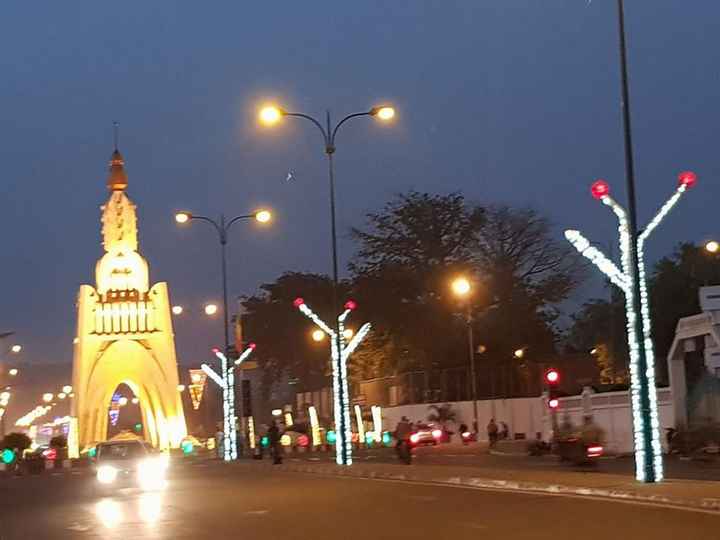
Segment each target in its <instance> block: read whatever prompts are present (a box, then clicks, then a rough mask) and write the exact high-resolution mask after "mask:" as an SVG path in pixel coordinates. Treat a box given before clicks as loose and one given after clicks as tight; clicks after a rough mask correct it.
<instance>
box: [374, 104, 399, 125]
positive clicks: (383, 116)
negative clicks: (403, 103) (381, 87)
mask: <svg viewBox="0 0 720 540" xmlns="http://www.w3.org/2000/svg"><path fill="white" fill-rule="evenodd" d="M370 114H371V115H372V116H374V117H375V118H379V119H380V120H382V121H383V122H387V121H389V120H392V119H393V118H395V109H394V108H393V107H390V106H388V105H385V106H382V107H374V108H373V109H372V110H371V111H370Z"/></svg>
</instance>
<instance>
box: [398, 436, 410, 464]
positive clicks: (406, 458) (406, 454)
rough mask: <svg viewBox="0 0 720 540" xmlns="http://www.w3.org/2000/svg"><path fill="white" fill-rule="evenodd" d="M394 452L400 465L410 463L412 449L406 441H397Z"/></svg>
mask: <svg viewBox="0 0 720 540" xmlns="http://www.w3.org/2000/svg"><path fill="white" fill-rule="evenodd" d="M395 452H396V453H397V457H398V459H399V460H400V461H401V462H402V463H405V464H406V465H410V463H412V448H411V447H410V443H409V442H408V441H398V444H397V445H396V446H395Z"/></svg>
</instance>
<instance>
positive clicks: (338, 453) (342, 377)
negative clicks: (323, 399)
mask: <svg viewBox="0 0 720 540" xmlns="http://www.w3.org/2000/svg"><path fill="white" fill-rule="evenodd" d="M293 305H294V306H295V307H296V308H298V309H299V310H300V312H301V313H302V314H303V315H305V316H306V317H307V318H308V319H310V320H311V321H312V322H314V323H315V324H316V325H317V327H318V328H320V330H322V331H323V332H325V333H326V334H327V335H328V337H329V338H330V340H329V341H330V355H331V357H332V366H333V400H334V406H335V432H336V434H337V437H336V439H335V461H336V463H337V464H338V465H352V430H351V427H350V426H351V424H350V392H349V388H348V380H347V361H348V358H350V355H351V354H352V353H353V351H355V349H357V347H358V345H360V342H361V341H362V340H363V339H364V338H365V336H366V335H367V333H368V332H369V331H370V328H371V325H370V323H365V324H363V325H362V327H361V328H360V330H358V332H357V333H356V334H355V335H354V336H353V337H352V339H351V340H350V341H349V342H346V339H345V319H347V317H348V315H350V312H351V311H352V310H354V309H355V308H356V307H357V304H356V303H355V302H353V301H352V300H348V301H347V302H345V310H344V311H343V312H342V313H341V314H340V315H339V316H338V318H337V322H338V324H337V328H338V332H339V334H336V333H335V330H333V329H332V328H330V326H328V325H327V324H326V323H325V321H323V320H322V319H321V318H320V317H318V316H317V315H316V314H315V313H314V312H313V311H312V310H311V309H310V308H309V307H308V305H307V304H306V303H305V300H303V299H302V298H296V299H295V301H294V302H293ZM338 344H339V348H340V351H338ZM338 352H339V354H338ZM343 457H345V459H343Z"/></svg>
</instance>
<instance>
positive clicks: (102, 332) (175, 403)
mask: <svg viewBox="0 0 720 540" xmlns="http://www.w3.org/2000/svg"><path fill="white" fill-rule="evenodd" d="M127 185H128V181H127V174H126V173H125V168H124V161H123V157H122V155H121V154H120V152H118V150H117V148H116V149H115V151H114V152H113V154H112V158H111V160H110V174H109V176H108V180H107V187H108V190H109V191H110V198H109V199H108V200H107V202H106V203H105V205H104V206H102V207H101V210H102V236H103V248H104V250H105V254H104V255H103V256H102V257H101V258H100V260H99V261H98V262H97V265H96V266H95V287H92V286H90V285H81V286H80V291H79V293H78V299H77V317H78V318H77V334H76V339H75V340H74V344H75V345H74V353H73V390H74V393H75V396H74V398H73V403H72V416H73V417H74V418H76V419H77V426H78V427H77V439H78V443H79V447H80V448H81V449H82V448H83V447H84V446H85V445H87V444H89V443H92V442H96V441H103V440H105V439H106V438H107V424H108V407H109V405H110V400H111V398H112V395H113V393H114V392H115V390H116V388H117V387H118V385H120V384H123V383H124V384H126V385H127V386H128V387H130V389H131V390H132V391H133V392H134V393H135V395H136V396H137V397H138V398H139V400H140V408H141V412H142V418H143V426H144V428H145V436H146V438H147V439H148V440H149V441H150V442H152V444H153V445H155V446H157V447H160V448H167V447H177V446H179V444H180V441H181V440H182V438H183V437H185V435H186V434H187V428H186V426H185V416H184V414H183V407H182V400H181V396H180V393H179V392H178V383H179V380H178V371H177V360H176V358H175V342H174V334H173V327H172V319H171V316H170V302H169V298H168V287H167V283H163V282H161V283H156V284H155V285H153V286H152V287H151V286H150V282H149V276H148V264H147V261H145V259H144V258H143V257H142V256H141V255H140V253H138V239H137V216H136V214H135V205H134V204H133V203H132V201H130V199H129V198H128V196H127V195H126V193H125V190H126V189H127Z"/></svg>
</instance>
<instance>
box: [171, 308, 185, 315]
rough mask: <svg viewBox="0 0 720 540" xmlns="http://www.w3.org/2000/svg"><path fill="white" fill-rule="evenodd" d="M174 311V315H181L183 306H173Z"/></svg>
mask: <svg viewBox="0 0 720 540" xmlns="http://www.w3.org/2000/svg"><path fill="white" fill-rule="evenodd" d="M172 312H173V315H180V314H182V312H183V307H182V306H173V307H172Z"/></svg>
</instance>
